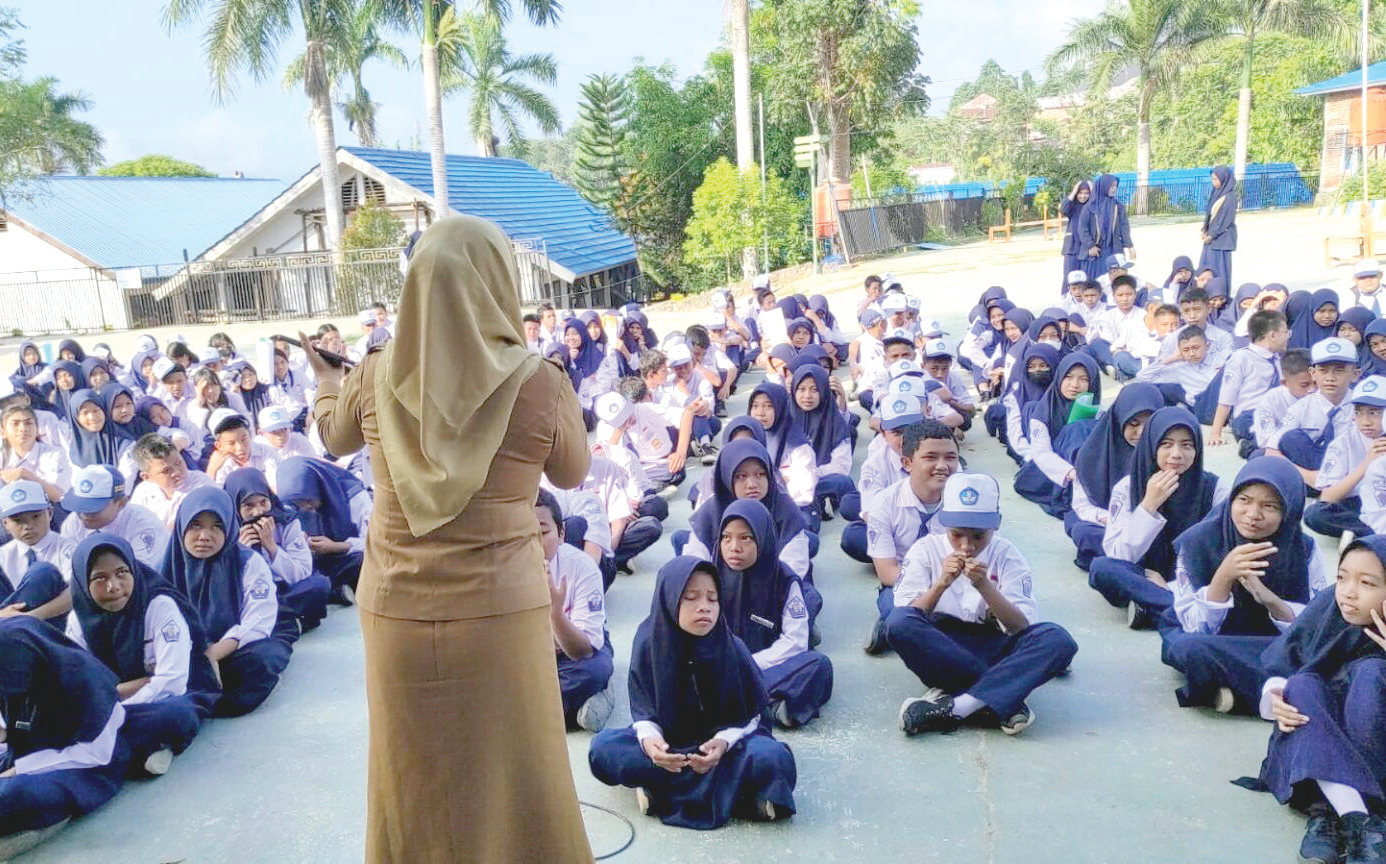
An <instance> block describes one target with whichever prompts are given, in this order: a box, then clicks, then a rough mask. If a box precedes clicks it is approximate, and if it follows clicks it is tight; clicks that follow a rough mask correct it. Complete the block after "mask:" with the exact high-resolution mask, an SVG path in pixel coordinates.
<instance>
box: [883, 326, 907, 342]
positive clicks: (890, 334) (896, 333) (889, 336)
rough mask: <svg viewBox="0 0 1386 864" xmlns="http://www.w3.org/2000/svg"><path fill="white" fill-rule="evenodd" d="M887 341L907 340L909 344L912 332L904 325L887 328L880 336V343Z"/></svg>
mask: <svg viewBox="0 0 1386 864" xmlns="http://www.w3.org/2000/svg"><path fill="white" fill-rule="evenodd" d="M888 342H908V343H909V344H911V345H913V344H914V334H913V333H911V332H910V331H908V330H906V329H905V328H904V327H896V328H895V329H893V330H887V331H886V332H885V335H884V336H882V337H881V344H882V345H884V344H886V343H888Z"/></svg>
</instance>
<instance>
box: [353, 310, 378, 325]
mask: <svg viewBox="0 0 1386 864" xmlns="http://www.w3.org/2000/svg"><path fill="white" fill-rule="evenodd" d="M356 322H357V323H358V324H374V323H375V310H374V309H362V310H361V311H360V312H358V313H356Z"/></svg>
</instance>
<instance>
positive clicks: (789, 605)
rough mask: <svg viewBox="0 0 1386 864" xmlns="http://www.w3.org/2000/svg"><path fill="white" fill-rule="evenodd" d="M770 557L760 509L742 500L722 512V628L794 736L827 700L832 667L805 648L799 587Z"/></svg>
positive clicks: (767, 525) (770, 537)
mask: <svg viewBox="0 0 1386 864" xmlns="http://www.w3.org/2000/svg"><path fill="white" fill-rule="evenodd" d="M778 556H779V538H778V536H777V535H776V533H775V524H774V520H773V519H772V518H771V516H770V511H768V510H766V509H765V505H764V504H761V503H760V502H759V501H753V500H750V499H742V500H739V501H733V502H732V503H731V505H730V506H728V507H727V509H726V510H724V511H723V512H722V526H721V536H720V539H719V540H718V546H717V554H716V556H715V559H714V563H715V564H716V565H717V572H718V575H719V577H720V580H721V584H722V596H721V598H720V601H721V604H722V605H723V606H725V607H726V610H727V612H726V616H727V625H728V626H729V627H731V630H732V632H733V633H735V634H736V635H737V637H738V638H740V639H741V640H742V641H743V642H745V643H746V647H747V648H748V649H750V651H751V659H752V660H754V661H755V664H756V667H757V668H758V669H759V670H760V674H761V682H762V683H763V684H764V685H765V690H766V692H767V693H769V695H770V709H769V711H770V716H771V717H773V718H774V720H775V722H776V723H777V724H778V725H779V726H781V727H782V728H785V729H794V728H796V727H799V726H803V725H804V724H806V723H808V722H809V721H810V720H812V719H813V718H815V717H817V716H818V711H819V709H820V708H822V707H823V706H824V705H825V704H827V702H828V699H829V698H830V697H831V696H832V692H833V664H832V662H831V661H830V660H828V658H827V656H825V655H823V654H820V653H818V652H817V651H814V650H812V649H811V648H809V629H810V627H809V614H808V607H807V605H806V604H805V601H804V591H803V585H802V583H801V582H800V580H799V578H798V577H797V576H795V575H794V574H793V573H791V572H790V571H789V569H788V568H786V567H785V566H784V565H783V564H782V563H780V560H779V557H778Z"/></svg>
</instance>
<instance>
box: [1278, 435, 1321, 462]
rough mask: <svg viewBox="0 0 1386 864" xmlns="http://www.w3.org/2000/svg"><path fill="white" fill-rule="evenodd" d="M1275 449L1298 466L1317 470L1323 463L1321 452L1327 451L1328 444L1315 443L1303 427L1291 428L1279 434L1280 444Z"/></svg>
mask: <svg viewBox="0 0 1386 864" xmlns="http://www.w3.org/2000/svg"><path fill="white" fill-rule="evenodd" d="M1315 437H1317V436H1315ZM1276 449H1277V450H1279V451H1280V452H1281V453H1284V454H1285V458H1286V459H1289V460H1290V461H1291V462H1293V463H1295V464H1296V465H1298V466H1299V467H1301V468H1305V469H1308V470H1310V471H1317V470H1319V468H1320V467H1322V465H1323V454H1324V453H1325V452H1327V450H1328V445H1327V444H1316V443H1315V442H1314V438H1311V437H1309V433H1308V432H1305V431H1304V430H1303V429H1291V430H1290V431H1288V432H1286V433H1285V434H1283V435H1281V436H1280V446H1279V447H1277V448H1276Z"/></svg>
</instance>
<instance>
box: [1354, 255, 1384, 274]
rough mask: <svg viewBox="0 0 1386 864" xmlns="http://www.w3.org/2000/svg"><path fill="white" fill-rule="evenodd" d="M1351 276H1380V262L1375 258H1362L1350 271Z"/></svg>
mask: <svg viewBox="0 0 1386 864" xmlns="http://www.w3.org/2000/svg"><path fill="white" fill-rule="evenodd" d="M1352 275H1353V276H1380V275H1381V264H1380V263H1378V262H1377V260H1376V259H1375V258H1363V259H1362V260H1361V261H1358V262H1357V267H1356V268H1355V269H1354V270H1353V271H1352Z"/></svg>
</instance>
